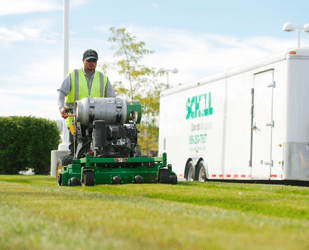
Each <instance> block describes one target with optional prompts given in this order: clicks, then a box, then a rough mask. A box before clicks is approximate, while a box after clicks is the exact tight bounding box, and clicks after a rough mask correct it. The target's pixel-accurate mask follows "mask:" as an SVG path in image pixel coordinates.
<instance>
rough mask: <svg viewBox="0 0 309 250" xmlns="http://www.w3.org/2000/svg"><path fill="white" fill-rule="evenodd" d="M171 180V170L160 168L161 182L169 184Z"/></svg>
mask: <svg viewBox="0 0 309 250" xmlns="http://www.w3.org/2000/svg"><path fill="white" fill-rule="evenodd" d="M170 181H171V179H170V171H169V170H168V169H160V172H159V182H160V183H162V184H169V183H170Z"/></svg>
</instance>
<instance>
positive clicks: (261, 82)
mask: <svg viewBox="0 0 309 250" xmlns="http://www.w3.org/2000/svg"><path fill="white" fill-rule="evenodd" d="M273 87H274V70H273V69H270V70H267V71H263V72H260V73H257V74H254V76H253V90H252V103H253V107H252V111H253V112H252V127H251V133H252V134H251V157H250V158H251V161H250V163H251V167H252V169H251V178H252V179H270V173H271V167H272V152H271V144H272V129H273V126H274V123H273V117H272V113H273V112H272V110H273Z"/></svg>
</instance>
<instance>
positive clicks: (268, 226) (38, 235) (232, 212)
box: [0, 175, 309, 249]
mask: <svg viewBox="0 0 309 250" xmlns="http://www.w3.org/2000/svg"><path fill="white" fill-rule="evenodd" d="M0 249H309V188H307V187H291V186H278V185H258V184H235V183H220V182H207V183H199V182H190V183H188V182H180V183H179V184H178V185H162V184H142V185H137V184H135V185H134V184H127V185H117V186H116V185H98V186H94V187H58V186H57V185H56V180H55V178H54V177H50V176H36V175H35V176H21V175H13V176H8V175H6V176H5V175H0Z"/></svg>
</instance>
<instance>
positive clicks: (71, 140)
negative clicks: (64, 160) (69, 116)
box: [68, 125, 87, 154]
mask: <svg viewBox="0 0 309 250" xmlns="http://www.w3.org/2000/svg"><path fill="white" fill-rule="evenodd" d="M86 129H87V127H86V126H84V125H81V130H82V137H83V138H86ZM68 130H69V140H70V145H69V150H70V154H74V151H76V147H77V143H76V142H75V148H74V136H73V135H72V133H71V131H70V128H68ZM83 141H84V140H83Z"/></svg>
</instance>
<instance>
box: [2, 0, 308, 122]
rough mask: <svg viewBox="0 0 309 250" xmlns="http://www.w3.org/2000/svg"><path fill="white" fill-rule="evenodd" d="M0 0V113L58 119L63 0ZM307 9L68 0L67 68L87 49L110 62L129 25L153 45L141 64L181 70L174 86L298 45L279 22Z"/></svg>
mask: <svg viewBox="0 0 309 250" xmlns="http://www.w3.org/2000/svg"><path fill="white" fill-rule="evenodd" d="M0 3H1V8H0V55H1V57H0V58H1V59H0V72H1V74H0V116H11V115H21V116H29V115H31V116H36V117H44V118H48V119H60V115H59V111H58V106H57V88H58V87H59V86H60V85H61V82H62V80H63V74H64V73H63V0H14V1H12V0H1V2H0ZM308 9H309V2H308V1H293V2H292V1H285V0H280V1H279V0H278V1H271V0H267V1H266V0H259V1H251V0H244V1H237V0H234V1H220V0H218V1H207V0H206V1H205V0H204V1H197V0H191V1H179V0H178V1H174V0H164V1H163V0H154V1H148V0H130V1H128V0H114V1H105V0H70V69H74V68H77V67H81V66H82V62H81V60H82V54H83V52H84V51H85V50H87V49H89V48H92V49H95V50H96V51H97V52H98V54H99V64H100V63H103V62H108V61H111V60H112V55H113V51H112V50H110V44H109V43H108V42H107V39H108V37H109V36H110V32H109V28H110V27H112V26H113V27H115V28H122V27H124V28H126V29H127V30H128V31H129V32H130V33H131V34H133V35H135V36H136V37H137V39H138V40H142V41H144V42H145V43H146V48H148V49H152V50H155V51H156V53H155V54H154V55H149V56H147V57H145V60H144V61H143V64H146V65H147V66H150V67H156V68H158V69H159V68H160V67H163V68H167V69H174V68H177V69H178V70H179V72H178V73H177V74H170V84H171V85H174V86H176V85H178V84H179V83H186V82H190V81H193V80H197V79H199V78H204V77H206V76H210V75H212V74H215V73H218V72H221V71H224V70H227V69H229V68H233V67H236V66H238V65H242V64H245V63H248V62H251V61H254V60H257V59H260V58H263V57H266V56H269V55H272V54H274V53H277V52H281V51H284V50H287V49H289V48H292V47H295V46H296V45H297V39H296V35H297V34H296V32H290V33H287V32H283V31H282V26H283V24H284V23H286V22H291V23H293V24H294V25H299V26H302V25H304V24H306V23H309V15H308ZM308 45H309V39H308V34H307V33H304V32H302V31H301V46H308ZM109 78H110V80H111V81H112V82H113V81H117V80H119V77H118V76H117V75H116V74H115V73H110V74H109ZM162 81H165V82H166V77H165V78H162Z"/></svg>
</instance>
